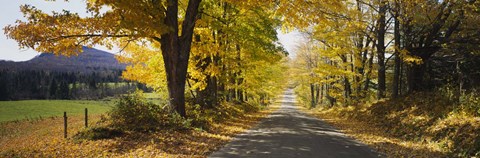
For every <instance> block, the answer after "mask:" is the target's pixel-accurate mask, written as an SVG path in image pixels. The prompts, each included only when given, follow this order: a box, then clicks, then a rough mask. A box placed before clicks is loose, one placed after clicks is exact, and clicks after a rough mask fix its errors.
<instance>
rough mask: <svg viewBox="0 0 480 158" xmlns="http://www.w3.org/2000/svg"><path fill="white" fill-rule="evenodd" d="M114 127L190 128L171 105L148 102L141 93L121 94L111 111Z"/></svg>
mask: <svg viewBox="0 0 480 158" xmlns="http://www.w3.org/2000/svg"><path fill="white" fill-rule="evenodd" d="M109 116H110V119H111V123H112V125H113V127H115V128H119V129H122V130H132V131H154V130H159V129H162V128H188V127H189V126H190V125H189V121H187V120H185V119H183V118H182V117H181V116H180V115H178V114H177V113H176V112H173V110H171V109H170V108H169V106H160V105H157V104H154V103H151V102H148V101H147V100H146V99H145V97H144V96H143V95H142V94H141V93H138V92H136V93H134V94H130V95H125V96H121V98H120V99H119V101H118V102H117V103H116V104H115V106H114V108H113V109H112V110H111V111H110V112H109Z"/></svg>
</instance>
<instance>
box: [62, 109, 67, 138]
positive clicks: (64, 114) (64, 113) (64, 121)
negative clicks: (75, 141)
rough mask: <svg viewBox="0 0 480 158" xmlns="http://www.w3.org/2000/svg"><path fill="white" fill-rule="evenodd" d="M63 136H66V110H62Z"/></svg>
mask: <svg viewBox="0 0 480 158" xmlns="http://www.w3.org/2000/svg"><path fill="white" fill-rule="evenodd" d="M63 126H64V129H65V130H64V135H63V136H64V138H67V112H63Z"/></svg>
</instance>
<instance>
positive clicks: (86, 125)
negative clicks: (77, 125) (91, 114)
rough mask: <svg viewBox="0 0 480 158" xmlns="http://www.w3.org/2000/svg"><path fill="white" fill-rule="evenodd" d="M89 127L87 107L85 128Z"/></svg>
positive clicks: (86, 110)
mask: <svg viewBox="0 0 480 158" xmlns="http://www.w3.org/2000/svg"><path fill="white" fill-rule="evenodd" d="M87 127H88V109H87V108H85V128H87Z"/></svg>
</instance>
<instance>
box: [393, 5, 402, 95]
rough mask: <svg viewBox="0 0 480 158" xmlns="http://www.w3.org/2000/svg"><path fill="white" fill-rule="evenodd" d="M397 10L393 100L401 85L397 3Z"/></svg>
mask: <svg viewBox="0 0 480 158" xmlns="http://www.w3.org/2000/svg"><path fill="white" fill-rule="evenodd" d="M395 8H396V9H397V13H396V15H395V26H394V27H395V28H394V38H395V69H394V71H393V81H392V98H397V97H398V89H399V85H400V84H399V83H400V65H401V60H400V47H401V45H400V21H399V19H398V15H399V4H398V2H396V3H395Z"/></svg>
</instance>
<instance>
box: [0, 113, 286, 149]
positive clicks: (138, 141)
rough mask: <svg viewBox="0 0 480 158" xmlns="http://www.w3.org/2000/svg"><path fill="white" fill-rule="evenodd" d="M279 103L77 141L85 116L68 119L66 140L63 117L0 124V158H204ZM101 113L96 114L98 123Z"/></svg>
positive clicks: (94, 117)
mask: <svg viewBox="0 0 480 158" xmlns="http://www.w3.org/2000/svg"><path fill="white" fill-rule="evenodd" d="M276 107H278V106H271V107H270V108H268V109H266V110H262V111H259V112H254V113H249V114H244V115H242V116H239V117H235V118H231V119H227V120H225V121H222V122H216V123H213V124H212V125H211V127H210V129H209V130H208V131H205V130H199V129H188V130H169V129H165V130H160V131H157V132H152V133H139V132H135V133H132V132H126V133H123V134H121V135H120V136H118V137H115V138H111V139H99V140H77V139H73V138H72V135H74V134H76V133H79V132H80V131H84V130H85V128H84V127H83V117H81V116H74V117H69V120H68V121H69V122H70V123H69V126H68V130H69V138H68V139H64V138H63V123H62V122H63V118H61V117H58V118H55V117H52V118H44V119H37V120H33V121H19V122H5V123H0V157H205V156H207V155H208V154H209V153H211V152H212V151H215V150H216V149H217V148H220V147H221V146H223V145H224V144H226V143H227V142H229V140H230V139H232V137H233V136H235V135H236V134H238V133H240V132H243V131H244V130H247V129H249V128H250V127H252V126H253V125H255V124H256V123H257V122H258V121H259V120H260V119H261V118H263V117H265V116H267V115H268V114H269V113H270V112H271V111H272V110H273V109H275V108H276ZM101 118H102V116H101V115H95V116H92V119H91V120H92V122H97V123H100V122H101V121H99V120H101Z"/></svg>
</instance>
